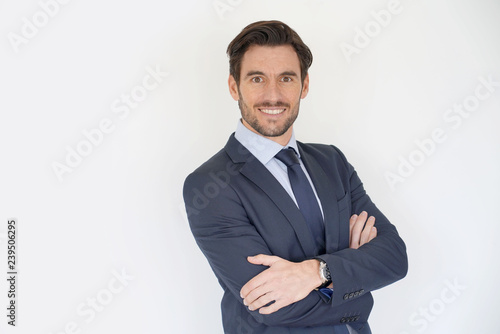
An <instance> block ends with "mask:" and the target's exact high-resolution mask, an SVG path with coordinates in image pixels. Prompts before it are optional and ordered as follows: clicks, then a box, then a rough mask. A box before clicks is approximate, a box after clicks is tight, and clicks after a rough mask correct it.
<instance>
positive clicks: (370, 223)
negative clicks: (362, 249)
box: [359, 216, 375, 246]
mask: <svg viewBox="0 0 500 334" xmlns="http://www.w3.org/2000/svg"><path fill="white" fill-rule="evenodd" d="M374 224H375V217H373V216H371V217H370V218H368V221H367V222H366V224H365V227H364V228H363V232H361V237H360V241H359V245H360V246H362V245H364V244H366V243H367V242H368V241H370V233H371V231H372V227H373V225H374Z"/></svg>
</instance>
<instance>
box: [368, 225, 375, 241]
mask: <svg viewBox="0 0 500 334" xmlns="http://www.w3.org/2000/svg"><path fill="white" fill-rule="evenodd" d="M376 236H377V228H376V227H375V226H373V227H372V230H371V232H370V238H369V240H368V242H370V241H372V240H373V239H375V237H376Z"/></svg>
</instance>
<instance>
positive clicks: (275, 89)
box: [229, 45, 309, 145]
mask: <svg viewBox="0 0 500 334" xmlns="http://www.w3.org/2000/svg"><path fill="white" fill-rule="evenodd" d="M229 91H230V93H231V96H232V97H233V99H235V100H236V101H238V105H239V107H240V110H241V116H242V119H243V124H244V125H245V126H246V127H247V128H248V129H250V130H252V131H253V132H256V133H259V134H261V135H262V136H264V137H268V138H269V139H271V140H274V141H275V142H277V143H279V144H281V145H286V144H287V143H288V141H289V140H290V137H291V135H292V125H293V122H295V119H297V116H298V114H299V106H300V99H303V98H305V97H306V96H307V92H308V91H309V75H307V76H306V78H305V80H304V83H303V84H302V83H301V78H300V63H299V57H298V56H297V53H296V52H295V50H294V49H293V47H292V46H291V45H280V46H260V45H252V46H250V47H249V48H248V50H247V51H246V52H245V54H244V55H243V59H242V62H241V73H240V83H239V85H238V84H237V83H236V81H235V80H234V78H233V76H231V75H230V76H229Z"/></svg>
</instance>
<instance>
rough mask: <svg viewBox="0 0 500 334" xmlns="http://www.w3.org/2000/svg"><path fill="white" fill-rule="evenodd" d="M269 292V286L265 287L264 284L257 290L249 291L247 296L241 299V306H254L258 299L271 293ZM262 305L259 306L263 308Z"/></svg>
mask: <svg viewBox="0 0 500 334" xmlns="http://www.w3.org/2000/svg"><path fill="white" fill-rule="evenodd" d="M271 290H272V289H271V288H270V287H269V286H266V285H265V284H264V285H261V286H259V287H258V288H256V289H254V290H252V291H250V292H249V293H248V294H247V296H246V297H245V298H244V299H243V304H245V305H246V306H250V305H252V304H255V303H256V302H257V301H258V300H259V299H260V298H262V297H263V296H265V295H266V294H269V293H271ZM263 305H265V304H263ZM263 305H260V306H263ZM260 306H259V307H260Z"/></svg>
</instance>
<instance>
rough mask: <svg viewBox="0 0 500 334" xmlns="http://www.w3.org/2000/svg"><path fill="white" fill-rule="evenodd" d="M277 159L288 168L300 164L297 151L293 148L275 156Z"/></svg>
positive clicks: (285, 149) (283, 150)
mask: <svg viewBox="0 0 500 334" xmlns="http://www.w3.org/2000/svg"><path fill="white" fill-rule="evenodd" d="M275 157H276V159H278V160H279V161H281V162H282V163H284V164H285V165H286V166H287V167H291V166H293V165H297V164H300V162H299V158H298V157H297V154H296V153H295V150H294V149H293V148H291V147H289V148H284V149H282V150H281V151H279V152H278V154H276V155H275Z"/></svg>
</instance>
